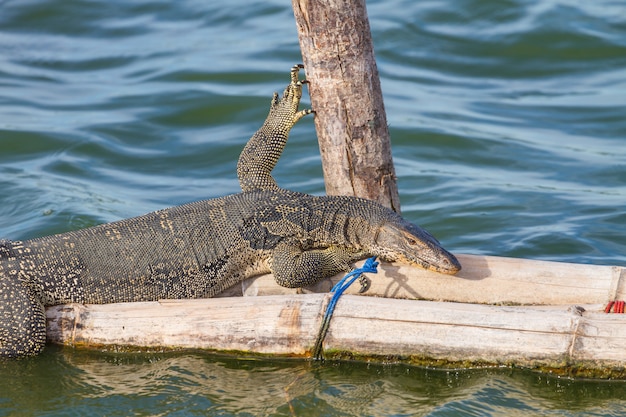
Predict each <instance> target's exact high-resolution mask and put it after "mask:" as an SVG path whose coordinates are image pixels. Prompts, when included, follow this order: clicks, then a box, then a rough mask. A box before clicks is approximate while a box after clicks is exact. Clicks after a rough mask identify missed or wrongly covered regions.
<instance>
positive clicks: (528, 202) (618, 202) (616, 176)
mask: <svg viewBox="0 0 626 417" xmlns="http://www.w3.org/2000/svg"><path fill="white" fill-rule="evenodd" d="M0 8H1V9H0V10H1V13H0V237H3V238H9V239H25V238H32V237H36V236H42V235H46V234H51V233H58V232H64V231H68V230H73V229H78V228H83V227H87V226H92V225H95V224H99V223H102V222H109V221H114V220H118V219H122V218H127V217H131V216H136V215H140V214H144V213H146V212H149V211H152V210H156V209H159V208H163V207H168V206H171V205H175V204H181V203H185V202H189V201H194V200H198V199H204V198H211V197H217V196H221V195H225V194H230V193H234V192H237V191H238V184H237V179H236V175H235V164H236V159H237V155H238V153H239V152H240V150H241V148H242V147H243V145H244V144H245V142H246V141H247V140H248V138H249V137H250V136H251V134H252V133H253V132H254V131H255V130H256V129H257V128H258V127H259V126H260V124H261V123H262V122H263V120H264V118H265V116H266V114H267V111H268V105H269V101H270V98H271V94H272V92H274V91H278V90H281V89H282V88H283V87H284V85H285V84H286V83H287V82H288V70H289V68H290V67H291V65H293V64H294V63H297V62H301V61H302V59H301V56H300V51H299V47H298V43H297V33H296V27H295V23H294V21H293V14H292V11H291V5H290V3H289V2H279V1H268V2H262V3H261V4H255V3H250V2H245V1H241V0H233V1H230V2H227V3H221V4H217V3H216V2H206V1H199V0H183V1H176V2H166V1H157V0H143V1H133V2H124V1H115V0H113V1H108V2H104V1H99V0H92V1H87V0H69V1H60V0H47V1H46V0H19V1H18V0H14V1H4V2H2V3H0ZM368 11H369V15H370V24H371V26H372V32H373V37H374V44H375V50H376V56H377V61H378V67H379V71H380V75H381V82H382V87H383V94H384V98H385V106H386V110H387V118H388V121H389V124H390V130H391V136H392V146H393V153H394V160H395V164H396V171H397V174H398V184H399V188H400V194H401V200H402V210H403V213H404V215H405V216H406V217H407V218H409V219H410V220H412V221H414V222H416V223H418V224H420V225H422V226H424V227H426V228H427V229H429V230H430V231H431V232H432V233H433V234H435V235H436V236H437V237H438V238H439V240H441V242H442V243H443V244H444V245H445V246H446V247H447V248H449V249H450V250H452V251H455V252H460V253H474V254H487V255H500V256H515V257H524V258H534V259H545V260H554V261H565V262H580V263H592V264H609V265H626V233H625V231H626V230H625V229H626V210H625V207H626V117H625V115H626V70H624V68H626V14H625V13H624V6H623V5H622V4H621V3H620V2H614V1H611V0H599V1H595V2H582V1H556V0H543V1H525V0H508V1H505V2H496V1H492V0H480V1H479V0H473V1H472V0H467V1H452V0H442V1H438V2H433V1H420V2H415V1H411V0H394V1H370V2H369V3H368ZM307 102H308V97H306V94H305V99H304V101H303V103H304V104H303V105H306V104H307ZM275 176H276V178H277V179H278V181H279V183H280V184H281V185H283V186H285V187H287V188H291V189H294V190H298V191H303V192H308V193H314V194H323V193H324V184H323V179H322V171H321V167H320V160H319V153H318V148H317V143H316V140H315V132H314V128H313V123H312V120H311V119H303V120H302V121H301V122H300V123H299V124H298V126H296V128H295V129H294V130H293V132H292V136H291V139H290V143H289V145H288V147H287V149H286V151H285V154H284V157H283V158H282V159H281V161H280V162H279V164H278V166H277V168H276V171H275ZM625 394H626V392H624V385H623V384H622V383H611V382H602V383H595V382H585V381H570V380H564V379H558V378H553V377H550V376H546V375H540V374H534V373H529V372H525V371H518V370H510V369H504V370H476V371H459V372H451V371H436V370H424V369H418V368H411V367H405V366H399V365H393V364H390V365H385V366H381V365H376V366H375V365H367V364H351V363H337V364H333V363H330V364H326V365H323V366H317V365H312V364H310V363H308V362H302V361H278V360H276V361H264V360H250V359H236V358H224V357H215V356H211V355H207V354H201V353H179V354H157V353H155V354H143V355H139V354H138V355H128V354H113V353H98V352H81V351H74V350H72V349H60V348H52V347H51V348H49V349H47V350H46V352H45V353H44V354H43V355H42V356H40V357H37V358H31V359H26V360H21V361H14V362H2V363H0V415H38V416H43V415H181V416H182V415H223V416H227V415H241V416H245V415H328V416H330V415H376V416H383V415H384V416H404V415H429V416H453V415H477V416H478V415H480V416H486V415H507V416H511V415H524V416H527V415H559V416H563V415H565V416H576V415H598V416H600V415H602V416H617V415H623V414H624V411H625V402H624V400H623V398H626V395H625Z"/></svg>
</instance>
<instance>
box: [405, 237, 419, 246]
mask: <svg viewBox="0 0 626 417" xmlns="http://www.w3.org/2000/svg"><path fill="white" fill-rule="evenodd" d="M406 243H408V244H409V246H415V245H417V240H415V239H411V238H407V239H406Z"/></svg>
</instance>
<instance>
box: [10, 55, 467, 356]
mask: <svg viewBox="0 0 626 417" xmlns="http://www.w3.org/2000/svg"><path fill="white" fill-rule="evenodd" d="M301 96H302V82H300V81H298V67H294V68H292V70H291V83H290V84H289V85H288V86H287V88H286V90H285V93H284V94H283V97H282V98H281V99H278V96H277V95H275V96H274V99H273V100H272V106H271V109H270V114H269V116H268V120H266V122H265V123H264V124H263V126H262V127H261V129H260V130H259V131H258V132H257V133H255V135H254V136H253V137H252V138H251V140H250V143H249V144H248V145H247V146H246V147H245V149H244V151H243V152H242V156H241V157H240V159H239V164H238V169H237V171H238V175H239V180H240V182H241V186H242V189H243V192H242V193H239V194H234V195H230V196H226V197H221V198H217V199H213V200H205V201H199V202H195V203H190V204H185V205H182V206H177V207H172V208H168V209H164V210H159V211H156V212H153V213H149V214H146V215H144V216H140V217H135V218H132V219H127V220H121V221H118V222H113V223H108V224H103V225H100V226H96V227H92V228H88V229H83V230H77V231H72V232H68V233H63V234H59V235H53V236H46V237H42V238H37V239H32V240H27V241H9V240H4V241H0V356H4V357H18V356H25V355H34V354H37V353H39V352H40V351H41V350H42V349H43V347H44V344H45V337H46V333H45V331H46V322H45V313H44V307H45V306H48V305H55V304H64V303H69V302H77V303H96V304H102V303H116V302H132V301H153V300H159V299H168V298H169V299H172V298H174V299H175V298H201V297H212V296H214V295H215V294H218V293H220V292H221V291H223V290H224V289H226V288H228V287H230V286H232V285H234V284H236V283H238V282H240V281H241V280H243V279H246V278H248V277H252V276H255V275H259V274H263V273H268V272H272V273H273V274H274V276H275V277H276V281H277V282H278V283H279V284H280V285H283V286H286V287H291V288H297V287H303V286H308V285H312V284H314V283H316V282H318V281H320V280H321V279H324V278H326V277H329V276H332V275H334V274H336V273H339V272H342V271H347V270H349V269H350V268H351V266H352V264H353V263H354V262H355V261H357V260H359V259H364V258H366V257H369V256H379V257H380V258H381V259H383V260H388V261H401V262H408V263H410V264H413V265H417V266H420V267H423V268H427V269H430V270H433V271H437V272H442V273H446V274H454V273H456V272H457V271H458V270H459V269H460V265H459V263H458V261H457V260H456V258H455V257H454V256H453V255H452V254H450V253H449V252H447V251H446V250H445V249H443V248H442V247H441V245H440V244H439V242H437V240H436V239H435V238H433V237H432V236H431V235H430V234H429V233H428V232H426V231H424V230H422V229H420V228H419V227H417V226H415V225H414V224H412V223H409V222H407V221H406V220H404V219H403V218H402V217H400V216H399V215H398V214H396V213H395V212H393V211H392V210H390V209H388V208H385V207H383V206H381V205H380V204H377V203H375V202H373V201H369V200H364V199H360V198H355V197H340V196H325V197H316V196H311V195H307V194H302V193H297V192H294V191H289V190H285V189H281V188H279V187H278V185H277V184H276V182H275V181H274V179H273V178H272V177H271V170H272V168H273V167H274V165H275V164H276V161H277V160H278V158H279V157H280V154H281V152H282V149H283V147H284V146H285V143H286V141H287V137H288V134H289V131H290V129H291V127H292V126H293V125H294V124H295V123H296V122H297V121H298V120H299V119H300V118H301V117H303V116H304V115H306V114H308V113H311V111H310V110H303V111H298V105H299V102H300V97H301Z"/></svg>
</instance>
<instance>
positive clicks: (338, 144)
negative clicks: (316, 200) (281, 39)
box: [292, 0, 400, 212]
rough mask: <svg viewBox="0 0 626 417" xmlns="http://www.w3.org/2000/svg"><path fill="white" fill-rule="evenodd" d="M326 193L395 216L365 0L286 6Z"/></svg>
mask: <svg viewBox="0 0 626 417" xmlns="http://www.w3.org/2000/svg"><path fill="white" fill-rule="evenodd" d="M292 1H293V10H294V15H295V18H296V24H297V27H298V34H299V39H300V48H301V49H302V58H303V62H304V66H305V70H306V77H307V80H309V81H310V84H309V92H310V95H311V105H312V107H313V110H315V112H316V116H315V127H316V129H317V135H318V140H319V144H320V152H321V155H322V165H323V169H324V179H325V182H326V192H327V193H328V194H329V195H354V196H358V197H364V198H369V199H371V200H375V201H378V202H379V203H381V204H384V205H385V206H387V207H391V208H392V209H394V210H396V211H398V212H399V211H400V201H399V197H398V188H397V185H396V177H395V170H394V167H393V161H392V158H391V144H390V140H389V130H388V128H387V118H386V116H385V108H384V105H383V96H382V91H381V88H380V80H379V78H378V69H377V68H376V61H375V59H374V48H373V46H372V38H371V34H370V27H369V22H368V19H367V11H366V8H365V0H314V1H313V0H292Z"/></svg>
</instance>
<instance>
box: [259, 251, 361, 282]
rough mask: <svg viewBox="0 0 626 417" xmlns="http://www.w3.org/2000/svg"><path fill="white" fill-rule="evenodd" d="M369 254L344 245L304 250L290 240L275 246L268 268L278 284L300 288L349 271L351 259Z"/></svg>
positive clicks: (355, 259)
mask: <svg viewBox="0 0 626 417" xmlns="http://www.w3.org/2000/svg"><path fill="white" fill-rule="evenodd" d="M368 256H369V254H367V253H365V252H363V251H360V250H356V249H350V248H346V247H343V246H330V247H328V248H325V249H309V250H304V249H303V248H302V246H301V245H300V243H299V242H298V241H297V240H295V239H292V240H286V241H283V242H281V243H279V244H278V245H277V246H276V248H275V249H274V251H273V258H272V266H271V269H272V273H273V274H274V279H275V280H276V282H277V283H278V284H279V285H281V286H283V287H287V288H302V287H308V286H310V285H313V284H316V283H318V282H319V281H321V280H323V279H324V278H328V277H331V276H333V275H335V274H338V273H340V272H346V271H349V270H351V269H352V266H353V264H354V262H356V261H358V260H360V259H364V258H367V257H368Z"/></svg>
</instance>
